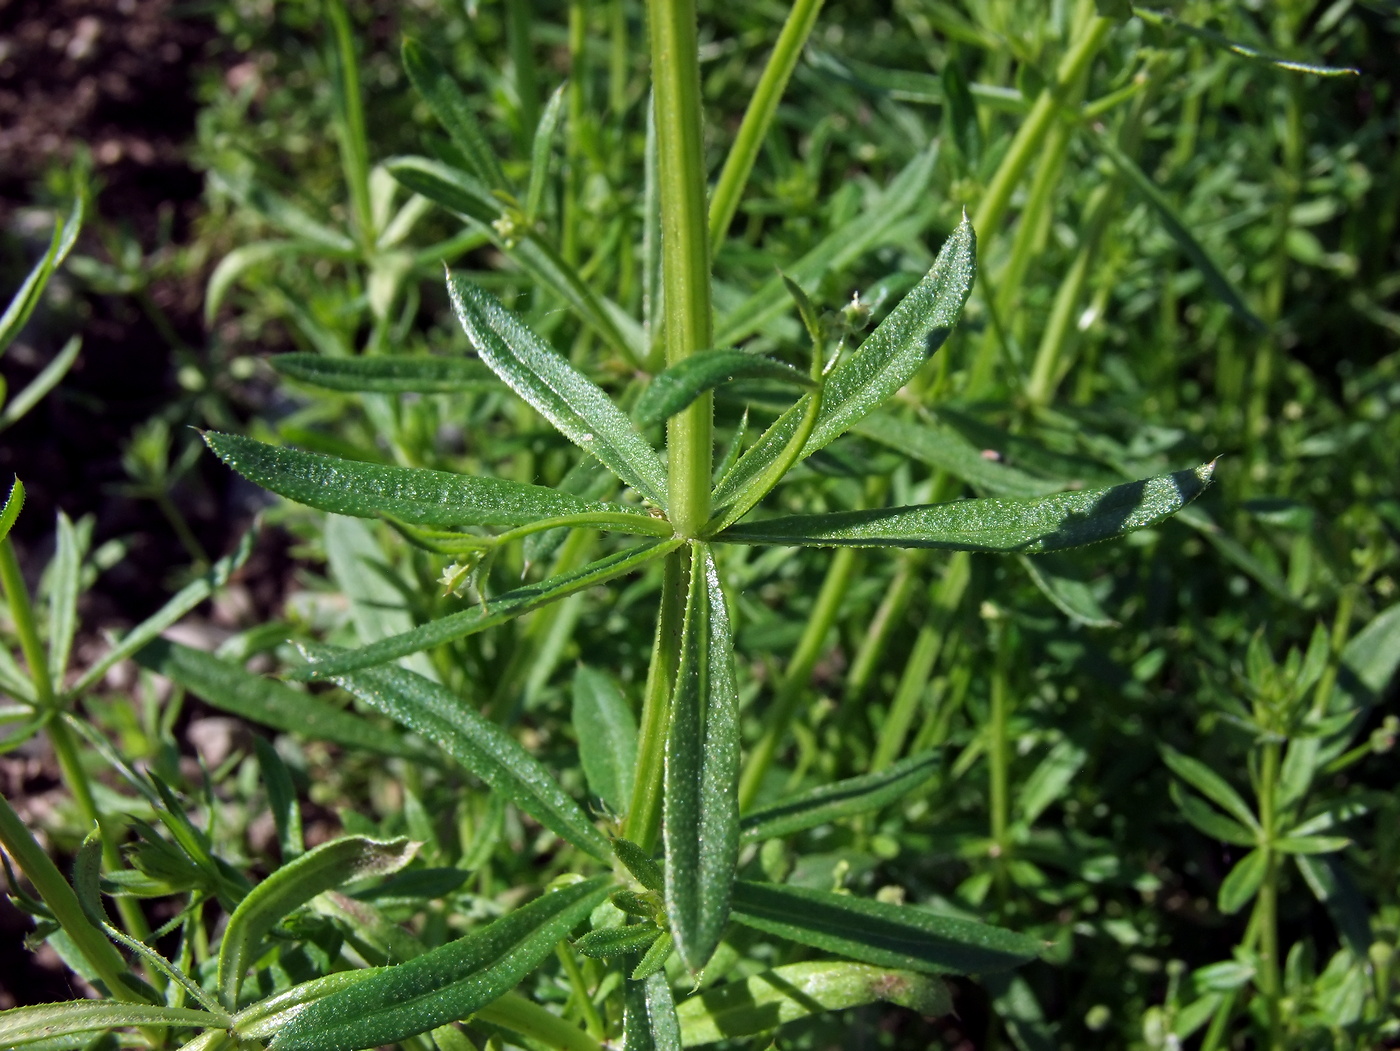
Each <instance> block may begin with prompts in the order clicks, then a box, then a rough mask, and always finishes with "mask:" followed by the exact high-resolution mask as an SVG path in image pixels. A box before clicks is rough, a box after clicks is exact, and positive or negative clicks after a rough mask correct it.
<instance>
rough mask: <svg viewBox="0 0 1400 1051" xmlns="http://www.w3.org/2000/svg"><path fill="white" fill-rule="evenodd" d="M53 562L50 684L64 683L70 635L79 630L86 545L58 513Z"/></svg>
mask: <svg viewBox="0 0 1400 1051" xmlns="http://www.w3.org/2000/svg"><path fill="white" fill-rule="evenodd" d="M54 539H55V550H54V556H53V561H52V562H50V563H49V571H48V575H49V580H48V590H49V681H50V682H53V683H61V682H63V678H64V673H65V672H66V671H67V670H68V655H69V653H70V652H71V651H72V648H73V635H74V633H75V632H76V631H77V630H78V590H79V576H80V572H81V570H82V566H83V555H84V554H85V553H86V543H85V542H84V541H83V540H81V539H80V538H79V535H78V531H77V530H76V529H74V528H73V523H72V521H71V520H70V519H69V518H68V516H67V515H66V514H64V513H63V512H62V511H60V512H59V513H58V526H57V528H56V530H55V537H54Z"/></svg>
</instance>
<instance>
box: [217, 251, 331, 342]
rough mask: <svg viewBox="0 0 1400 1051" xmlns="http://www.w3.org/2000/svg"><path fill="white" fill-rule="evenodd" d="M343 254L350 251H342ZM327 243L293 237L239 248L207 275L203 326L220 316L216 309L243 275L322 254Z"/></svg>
mask: <svg viewBox="0 0 1400 1051" xmlns="http://www.w3.org/2000/svg"><path fill="white" fill-rule="evenodd" d="M342 247H343V246H342ZM343 251H345V252H346V253H348V252H349V249H345V248H343ZM325 252H326V244H325V243H324V242H323V241H314V240H307V239H305V238H294V239H291V240H283V241H254V242H253V243H252V244H246V245H240V246H239V247H237V248H235V249H234V250H233V251H231V252H229V254H228V255H226V256H224V257H223V258H222V259H220V260H219V265H218V266H216V267H214V272H213V273H212V274H210V275H209V283H208V284H207V285H206V286H205V288H204V323H205V325H206V326H210V327H212V326H213V324H214V322H215V321H216V320H217V319H218V316H219V307H220V306H222V305H223V302H224V298H225V297H226V296H227V295H228V292H229V289H230V288H232V287H233V286H234V284H235V282H237V281H238V279H239V278H240V277H242V276H243V275H244V274H245V273H247V272H248V271H249V270H251V269H252V268H253V267H255V266H261V265H262V264H263V263H267V262H271V261H272V260H274V259H283V258H287V259H294V258H296V257H297V256H303V255H304V256H317V255H324V254H325Z"/></svg>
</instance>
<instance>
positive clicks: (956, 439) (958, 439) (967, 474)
mask: <svg viewBox="0 0 1400 1051" xmlns="http://www.w3.org/2000/svg"><path fill="white" fill-rule="evenodd" d="M272 360H273V362H274V363H275V362H276V361H278V360H279V359H277V358H273V359H272ZM855 432H856V433H857V434H859V435H861V436H863V437H866V438H873V439H875V441H877V442H879V443H880V444H882V445H888V446H889V447H890V448H892V449H894V450H896V451H897V452H901V453H903V454H904V455H906V456H912V457H913V458H914V459H916V460H919V461H921V462H923V463H926V464H928V465H929V466H930V467H935V468H937V469H938V470H940V471H947V472H948V473H949V474H951V475H954V476H956V477H958V478H961V479H962V480H963V481H964V482H969V483H971V484H972V485H975V486H977V487H978V488H979V489H982V490H983V491H985V492H989V493H996V494H998V495H1002V496H1042V495H1044V494H1046V493H1053V492H1055V490H1057V489H1059V488H1060V487H1061V486H1060V483H1058V482H1055V481H1051V480H1046V479H1043V478H1036V477H1034V476H1033V475H1029V474H1026V473H1025V472H1024V471H1020V470H1017V469H1016V468H1015V467H1008V466H1007V465H1005V464H1002V463H998V462H996V461H995V460H989V459H987V458H986V457H985V456H983V455H982V452H981V450H980V449H978V448H977V447H976V446H975V445H973V444H972V443H971V442H969V441H968V440H967V439H966V438H964V437H963V436H962V435H960V434H959V433H958V432H957V431H955V430H953V429H952V428H951V427H946V426H933V425H924V424H917V423H906V422H905V421H904V420H900V419H897V418H896V417H894V416H890V415H888V414H886V413H883V412H877V413H872V414H871V415H870V416H867V417H866V418H865V419H864V420H862V421H861V422H860V424H859V425H858V426H856V428H855Z"/></svg>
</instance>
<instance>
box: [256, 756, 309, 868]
mask: <svg viewBox="0 0 1400 1051" xmlns="http://www.w3.org/2000/svg"><path fill="white" fill-rule="evenodd" d="M253 750H254V751H255V752H257V754H258V771H259V774H260V775H261V777H262V784H263V791H265V792H266V793H267V806H268V809H269V810H271V811H272V820H273V824H275V825H276V826H277V845H278V849H279V850H281V852H282V860H283V861H284V862H287V861H291V860H292V859H293V858H296V857H300V856H301V855H302V854H304V853H306V843H305V841H304V839H303V838H302V829H301V807H300V806H298V805H297V791H296V785H295V784H293V782H292V774H291V771H290V770H288V769H287V764H286V763H284V762H283V761H282V757H281V756H280V755H278V754H277V749H276V748H274V747H273V746H272V745H271V744H270V743H268V742H267V741H266V740H264V739H263V738H262V737H261V736H255V737H254V738H253Z"/></svg>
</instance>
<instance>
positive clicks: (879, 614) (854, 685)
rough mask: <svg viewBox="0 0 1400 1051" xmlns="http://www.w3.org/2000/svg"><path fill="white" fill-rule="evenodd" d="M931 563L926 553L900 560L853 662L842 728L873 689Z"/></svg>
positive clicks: (848, 677) (843, 707) (848, 681)
mask: <svg viewBox="0 0 1400 1051" xmlns="http://www.w3.org/2000/svg"><path fill="white" fill-rule="evenodd" d="M927 561H928V556H927V554H926V553H925V552H923V551H909V552H906V553H905V554H904V557H903V558H902V559H901V560H900V564H899V568H898V569H897V570H895V574H894V579H893V580H892V581H890V585H889V587H888V588H887V589H886V591H885V595H884V597H883V598H882V599H881V600H880V605H879V606H878V607H877V608H876V610H875V616H874V617H872V618H871V620H870V626H869V627H868V628H867V629H866V631H865V638H863V639H861V643H860V648H859V649H857V650H856V656H855V660H853V661H851V670H850V672H849V673H848V674H847V675H846V691H845V697H844V698H843V702H842V718H841V719H840V720H839V721H840V723H841V725H843V726H844V725H845V723H846V721H847V718H848V716H849V713H850V712H852V711H854V710H855V708H856V704H857V702H859V701H860V699H861V697H862V696H864V694H865V691H866V690H867V689H869V687H870V680H871V679H873V678H874V677H875V672H876V670H877V669H878V668H879V666H880V661H881V659H882V658H883V657H884V655H885V647H886V646H887V645H888V644H889V641H890V635H891V634H892V633H893V632H894V629H895V627H896V625H898V624H899V623H900V622H901V620H902V619H903V617H904V611H905V610H906V609H908V608H909V602H910V600H912V599H913V597H914V589H915V586H916V584H917V583H918V574H919V571H920V570H921V569H922V568H923V566H924V564H925V563H926V562H927Z"/></svg>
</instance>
